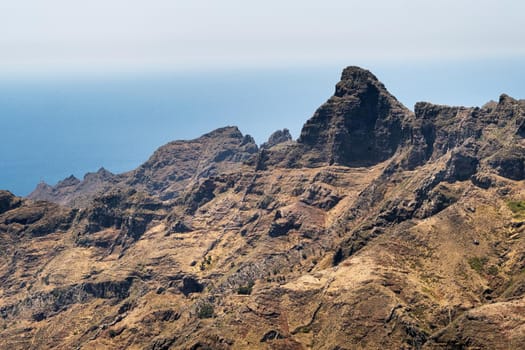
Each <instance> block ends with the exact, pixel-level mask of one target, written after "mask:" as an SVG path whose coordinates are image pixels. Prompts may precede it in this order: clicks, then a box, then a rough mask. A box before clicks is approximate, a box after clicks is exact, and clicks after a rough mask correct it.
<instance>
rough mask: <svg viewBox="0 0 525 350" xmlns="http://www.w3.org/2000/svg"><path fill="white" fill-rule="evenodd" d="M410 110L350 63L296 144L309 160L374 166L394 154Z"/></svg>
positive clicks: (365, 71)
mask: <svg viewBox="0 0 525 350" xmlns="http://www.w3.org/2000/svg"><path fill="white" fill-rule="evenodd" d="M411 114H412V113H411V112H410V111H409V110H408V109H407V108H406V107H404V106H403V105H402V104H401V103H400V102H398V101H397V100H396V98H395V97H394V96H392V95H391V94H390V93H389V92H388V91H387V90H386V88H385V87H384V85H383V84H382V83H381V82H379V80H377V78H376V77H375V76H374V75H373V74H372V73H370V72H369V71H368V70H365V69H362V68H358V67H348V68H346V69H345V70H344V71H343V74H342V76H341V81H339V82H338V83H337V85H336V89H335V94H334V96H332V97H331V98H330V99H328V101H327V102H326V103H325V104H323V105H322V106H321V107H320V108H319V109H318V110H317V111H316V112H315V114H314V115H313V117H312V118H310V119H309V120H308V121H307V122H306V124H305V125H304V127H303V129H302V131H301V136H300V137H299V140H298V142H299V143H300V144H302V145H304V146H306V148H307V152H306V158H307V159H308V160H309V161H310V162H312V163H313V164H316V163H317V164H318V163H329V164H341V165H349V166H362V165H372V164H376V163H379V162H381V161H384V160H386V159H387V158H389V157H390V156H392V155H393V154H394V152H395V151H396V149H397V148H398V146H399V145H400V143H401V141H402V134H403V124H404V121H405V119H407V118H408V117H409V116H410V115H411ZM304 158H305V157H303V159H304Z"/></svg>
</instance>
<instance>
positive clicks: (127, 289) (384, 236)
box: [0, 67, 525, 350]
mask: <svg viewBox="0 0 525 350" xmlns="http://www.w3.org/2000/svg"><path fill="white" fill-rule="evenodd" d="M524 123H525V101H523V100H514V99H512V98H510V97H509V96H506V95H502V96H501V97H500V99H499V102H497V103H496V102H491V103H488V104H487V105H485V106H483V107H480V108H477V107H476V108H466V107H448V106H438V105H433V104H430V103H418V104H417V105H416V107H415V111H414V112H411V111H409V110H408V109H406V108H405V107H404V106H402V105H401V104H400V103H399V102H398V101H397V100H396V99H395V98H394V97H393V96H392V95H391V94H390V93H388V91H387V90H386V88H385V87H384V86H383V84H381V83H380V82H379V81H378V80H377V78H376V77H375V76H374V75H373V74H372V73H370V72H368V71H366V70H363V69H361V68H358V67H349V68H347V69H345V70H344V72H343V74H342V79H341V81H340V82H339V83H338V84H337V86H336V91H335V94H334V96H332V97H331V98H330V99H329V100H328V101H327V103H326V104H324V105H323V106H321V107H320V109H319V110H318V111H317V112H316V113H315V114H314V115H313V117H312V118H311V119H310V120H308V121H307V122H306V124H305V126H304V128H303V130H302V132H301V136H300V138H299V139H298V140H297V141H290V140H289V138H288V137H287V136H286V134H285V133H283V135H281V136H283V137H282V140H281V138H280V137H277V136H279V135H277V136H276V142H272V143H270V142H269V143H268V144H266V145H265V146H264V147H262V148H261V149H260V150H259V149H258V148H257V146H256V145H255V144H254V142H253V140H252V139H251V138H250V137H249V136H243V135H242V134H241V133H240V132H239V131H238V129H236V128H232V127H228V128H223V129H219V130H216V131H214V132H212V133H210V134H207V135H204V136H203V137H201V138H199V139H196V140H193V141H187V142H184V141H177V142H173V143H170V144H168V145H165V146H163V147H161V148H160V149H159V150H158V151H157V152H155V154H154V155H153V156H152V157H151V158H150V160H148V161H147V162H146V163H145V164H143V165H142V166H140V167H139V168H137V169H136V170H134V171H132V172H129V173H126V174H121V175H112V176H111V177H110V178H111V179H112V180H111V181H115V182H112V183H104V186H107V187H104V188H105V190H104V193H100V192H97V191H96V190H93V191H92V192H89V191H84V190H80V186H82V182H80V181H78V180H76V179H69V180H68V181H66V182H65V183H63V184H62V185H61V186H60V187H61V188H65V187H70V188H72V190H67V191H65V190H64V191H62V192H60V191H58V190H57V188H55V189H54V190H53V189H52V190H51V191H55V192H54V193H55V194H56V193H58V195H56V196H55V197H52V198H47V199H52V200H55V201H58V202H60V203H67V204H69V205H71V206H73V207H74V206H75V205H72V204H74V203H75V200H76V199H71V198H75V196H77V194H78V196H77V197H76V198H77V199H78V198H82V200H81V202H82V209H69V208H67V207H62V206H59V205H57V204H52V203H47V202H40V201H35V200H31V199H20V198H16V197H14V196H12V195H11V194H9V193H8V192H0V244H1V245H2V247H4V249H3V250H2V251H3V254H2V256H1V258H0V264H1V266H2V271H4V273H3V274H2V275H1V276H0V280H1V281H2V288H1V289H0V316H1V319H0V322H2V325H3V327H2V328H0V332H1V334H2V337H1V339H0V347H2V348H3V347H10V348H15V349H16V348H20V349H24V348H37V349H47V348H62V349H71V348H83V349H95V348H115V349H117V348H137V349H257V348H260V349H329V350H335V349H379V348H388V349H448V348H458V349H461V348H464V349H480V348H482V349H509V348H512V349H514V348H516V349H517V348H523V347H525V317H524V316H523V308H524V307H525V299H524V293H525V284H524V283H525V279H524V277H523V268H524V267H525V266H524V264H523V256H524V254H525V238H524V236H523V235H524V230H525V225H524V223H525V221H524V220H525V186H524V182H523V180H524V178H525V175H524V160H525V152H524V149H523V147H524V146H525V142H524V140H523V137H524V136H525V131H524V130H525V126H524V125H525V124H524ZM277 139H279V140H277ZM115 179H117V180H115ZM85 181H86V180H84V182H85ZM65 185H67V186H65ZM75 186H77V187H76V188H79V189H78V190H76V189H75ZM57 187H58V186H57ZM84 188H87V187H86V186H85V187H84ZM77 191H78V192H77ZM62 193H64V195H62ZM37 197H38V195H34V196H33V199H36V198H37ZM76 203H80V202H79V201H77V202H76Z"/></svg>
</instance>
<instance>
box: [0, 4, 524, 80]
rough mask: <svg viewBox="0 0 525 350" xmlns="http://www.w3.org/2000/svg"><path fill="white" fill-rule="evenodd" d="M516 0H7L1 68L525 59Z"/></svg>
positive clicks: (0, 27)
mask: <svg viewBox="0 0 525 350" xmlns="http://www.w3.org/2000/svg"><path fill="white" fill-rule="evenodd" d="M524 15H525V2H524V1H517V0H491V1H489V0H439V1H436V0H431V1H427V0H398V1H391V0H367V1H363V0H359V1H354V0H323V1H319V0H316V1H312V0H288V1H284V0H278V1H277V0H265V1H258V2H254V1H246V0H220V1H218V0H191V1H190V0H187V1H177V0H90V1H85V0H82V1H80V0H46V1H42V0H13V1H10V0H0V73H17V72H18V73H20V72H26V73H27V72H34V71H71V70H73V71H75V70H76V71H89V70H95V71H97V70H100V69H103V70H116V71H119V70H137V69H138V70H151V69H153V70H164V69H170V70H173V69H175V70H177V69H188V68H192V69H210V68H211V69H213V68H217V67H225V66H229V67H241V66H242V67H272V66H300V65H319V64H341V65H344V64H347V63H351V62H356V61H358V62H363V61H367V62H372V61H374V62H381V61H389V62H394V61H397V62H404V61H406V60H410V61H412V60H414V61H419V62H421V61H425V60H438V59H439V60H442V59H448V60H455V59H467V60H469V59H473V58H476V59H479V58H491V57H499V58H501V57H519V56H525V26H524V25H523V20H524Z"/></svg>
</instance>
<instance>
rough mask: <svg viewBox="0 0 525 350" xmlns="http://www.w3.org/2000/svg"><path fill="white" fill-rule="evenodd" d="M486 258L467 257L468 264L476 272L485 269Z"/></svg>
mask: <svg viewBox="0 0 525 350" xmlns="http://www.w3.org/2000/svg"><path fill="white" fill-rule="evenodd" d="M487 261H488V259H487V258H486V257H482V258H480V257H477V256H475V257H472V258H470V259H468V263H469V265H470V267H471V268H472V269H473V270H475V271H476V272H478V273H482V272H483V270H484V269H485V264H486V263H487Z"/></svg>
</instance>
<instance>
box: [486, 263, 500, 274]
mask: <svg viewBox="0 0 525 350" xmlns="http://www.w3.org/2000/svg"><path fill="white" fill-rule="evenodd" d="M498 272H499V269H498V267H497V266H496V265H490V266H489V267H488V269H487V273H488V274H489V275H492V276H495V275H497V274H498Z"/></svg>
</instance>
